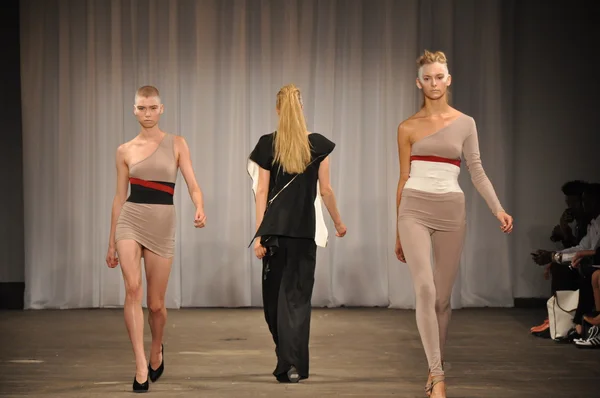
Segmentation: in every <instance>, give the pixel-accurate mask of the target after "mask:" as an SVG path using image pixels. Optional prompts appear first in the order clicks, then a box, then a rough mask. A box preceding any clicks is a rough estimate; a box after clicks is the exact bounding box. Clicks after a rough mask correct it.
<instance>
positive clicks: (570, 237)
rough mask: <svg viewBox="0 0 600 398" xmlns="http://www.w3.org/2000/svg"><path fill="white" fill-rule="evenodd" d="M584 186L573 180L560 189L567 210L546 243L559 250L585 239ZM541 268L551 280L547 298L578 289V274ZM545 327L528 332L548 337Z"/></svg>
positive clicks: (552, 267)
mask: <svg viewBox="0 0 600 398" xmlns="http://www.w3.org/2000/svg"><path fill="white" fill-rule="evenodd" d="M587 185H588V183H586V182H584V181H579V180H575V181H569V182H567V183H565V184H564V185H563V186H562V187H561V191H562V192H563V195H564V198H565V203H566V205H567V207H566V209H565V210H564V211H563V214H562V215H561V217H560V222H559V224H558V225H556V226H555V227H554V229H553V231H552V235H551V236H550V240H551V241H552V242H559V243H561V244H562V248H563V249H567V248H570V247H573V246H575V245H577V244H578V243H579V242H580V241H581V239H583V237H584V236H585V233H586V228H585V226H586V225H587V222H586V221H585V213H584V211H583V204H582V197H583V191H584V190H585V187H586V186H587ZM544 265H545V270H544V277H545V278H546V279H548V278H550V280H551V285H550V289H551V295H554V293H555V292H556V291H557V290H577V289H579V274H578V272H577V271H576V270H573V269H571V268H569V267H565V266H563V265H560V264H555V263H552V262H549V263H547V264H544ZM549 327H550V323H549V320H548V318H546V319H545V320H544V322H543V323H542V324H541V325H538V326H534V327H532V328H531V329H530V332H531V333H534V334H535V335H537V336H543V337H550V331H549Z"/></svg>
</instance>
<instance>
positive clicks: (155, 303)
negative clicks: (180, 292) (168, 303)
mask: <svg viewBox="0 0 600 398" xmlns="http://www.w3.org/2000/svg"><path fill="white" fill-rule="evenodd" d="M164 308H165V300H159V299H155V300H150V301H148V311H150V312H151V313H153V314H156V313H159V312H162V311H163V310H164Z"/></svg>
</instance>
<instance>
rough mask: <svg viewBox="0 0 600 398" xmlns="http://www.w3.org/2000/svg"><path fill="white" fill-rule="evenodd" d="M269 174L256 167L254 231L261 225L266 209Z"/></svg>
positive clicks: (267, 171)
mask: <svg viewBox="0 0 600 398" xmlns="http://www.w3.org/2000/svg"><path fill="white" fill-rule="evenodd" d="M270 178H271V172H270V171H269V170H266V169H263V168H262V167H260V166H259V167H258V184H257V187H256V231H258V227H260V224H262V221H263V218H264V216H265V210H266V208H267V195H268V194H269V181H270Z"/></svg>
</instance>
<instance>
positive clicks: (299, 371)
mask: <svg viewBox="0 0 600 398" xmlns="http://www.w3.org/2000/svg"><path fill="white" fill-rule="evenodd" d="M276 110H277V114H278V115H279V123H278V128H277V131H276V132H274V133H271V134H267V135H264V136H262V137H261V138H260V140H259V141H258V143H257V144H256V147H255V148H254V150H253V151H252V153H251V154H250V160H251V161H252V162H254V163H256V164H257V165H258V177H257V179H258V185H257V187H256V190H255V192H256V235H255V237H254V252H255V254H256V257H258V258H259V259H262V260H263V279H262V283H263V286H262V294H263V306H264V313H265V319H266V321H267V324H268V326H269V331H270V332H271V335H272V336H273V341H274V342H275V353H276V355H277V366H276V368H275V371H274V372H273V375H275V377H276V378H277V380H278V381H280V382H297V381H299V380H301V379H306V378H308V373H309V372H308V371H309V353H308V343H309V336H310V315H311V298H312V292H313V285H314V276H315V265H316V254H317V243H316V240H315V234H316V233H317V228H318V226H319V225H320V224H319V223H318V222H317V215H316V212H315V208H316V206H315V200H317V202H319V199H318V198H317V191H320V194H321V199H322V200H323V203H325V207H326V208H327V210H328V212H329V215H330V216H331V218H332V220H333V222H334V225H335V229H336V236H338V237H343V236H344V235H345V234H346V226H345V225H344V223H343V222H342V219H341V217H340V214H339V211H338V209H337V205H336V200H335V195H334V193H333V189H332V188H331V185H330V182H329V158H328V156H329V154H330V153H331V152H332V151H333V149H334V147H335V144H334V143H333V142H331V141H330V140H328V139H327V138H325V137H324V136H322V135H320V134H317V133H309V132H308V131H307V128H306V122H305V120H304V115H303V113H302V97H301V94H300V90H299V89H298V88H297V87H296V86H294V85H293V84H290V85H287V86H284V87H282V88H281V90H280V91H279V92H278V93H277V104H276ZM317 206H319V204H317ZM318 209H320V208H318Z"/></svg>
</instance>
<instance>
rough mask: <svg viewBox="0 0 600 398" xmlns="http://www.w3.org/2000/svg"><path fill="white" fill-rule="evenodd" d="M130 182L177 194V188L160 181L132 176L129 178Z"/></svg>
mask: <svg viewBox="0 0 600 398" xmlns="http://www.w3.org/2000/svg"><path fill="white" fill-rule="evenodd" d="M129 182H130V183H131V184H135V185H141V186H143V187H146V188H152V189H156V190H157V191H163V192H167V193H170V194H171V195H175V190H174V189H173V188H171V187H170V186H168V185H164V184H161V183H160V182H154V181H146V180H142V179H140V178H134V177H131V178H130V179H129Z"/></svg>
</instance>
